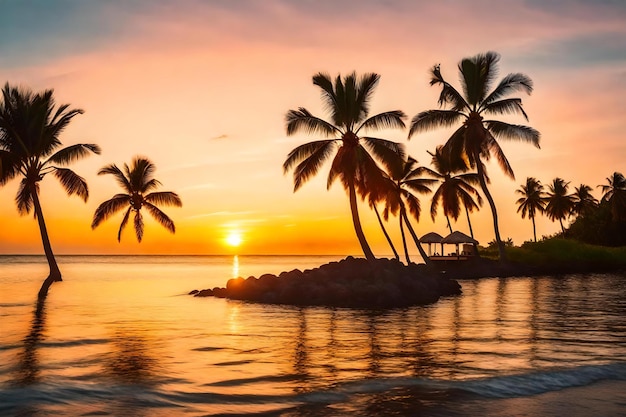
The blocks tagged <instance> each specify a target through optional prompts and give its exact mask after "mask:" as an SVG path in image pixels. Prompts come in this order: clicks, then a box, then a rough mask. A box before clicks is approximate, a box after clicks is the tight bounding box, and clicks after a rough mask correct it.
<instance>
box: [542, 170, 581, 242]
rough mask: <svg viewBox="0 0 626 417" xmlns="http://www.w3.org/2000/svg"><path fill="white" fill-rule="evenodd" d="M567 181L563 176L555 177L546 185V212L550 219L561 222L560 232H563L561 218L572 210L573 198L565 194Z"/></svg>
mask: <svg viewBox="0 0 626 417" xmlns="http://www.w3.org/2000/svg"><path fill="white" fill-rule="evenodd" d="M568 186H569V182H565V180H564V179H563V178H555V179H554V180H553V181H552V184H550V185H548V193H547V198H546V201H547V202H548V204H547V205H546V214H547V215H548V218H549V219H550V220H552V221H555V220H558V221H559V223H560V224H561V232H563V233H565V227H564V226H563V220H564V219H566V218H567V217H568V216H569V215H570V213H571V212H572V207H573V205H574V198H573V197H572V196H571V195H569V194H567V188H568Z"/></svg>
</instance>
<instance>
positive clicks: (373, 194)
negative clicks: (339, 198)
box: [368, 187, 400, 261]
mask: <svg viewBox="0 0 626 417" xmlns="http://www.w3.org/2000/svg"><path fill="white" fill-rule="evenodd" d="M372 188H374V187H370V190H369V193H368V204H369V206H370V208H371V209H372V210H374V213H375V214H376V219H377V220H378V224H379V225H380V229H381V230H382V231H383V234H384V235H385V239H387V243H389V247H390V248H391V251H392V252H393V256H394V258H396V260H398V261H399V260H400V255H398V251H397V250H396V247H395V246H394V244H393V241H392V240H391V237H390V236H389V233H387V228H386V227H385V224H384V223H383V219H382V218H381V217H380V213H379V212H378V208H377V207H376V205H377V204H378V203H379V202H380V201H383V200H384V199H385V196H384V195H383V194H382V193H381V192H379V191H375V190H373V189H372ZM378 189H380V187H378ZM380 191H382V190H380Z"/></svg>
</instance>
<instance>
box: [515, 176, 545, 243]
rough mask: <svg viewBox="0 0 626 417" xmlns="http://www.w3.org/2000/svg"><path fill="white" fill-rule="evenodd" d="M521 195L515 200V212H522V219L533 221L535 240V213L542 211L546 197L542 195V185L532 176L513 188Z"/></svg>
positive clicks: (535, 236)
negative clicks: (524, 182)
mask: <svg viewBox="0 0 626 417" xmlns="http://www.w3.org/2000/svg"><path fill="white" fill-rule="evenodd" d="M515 192H516V193H517V194H519V195H521V197H520V198H519V199H518V200H517V202H516V203H517V205H518V206H519V207H518V208H517V212H518V213H519V212H520V211H521V212H522V219H524V218H526V215H528V218H529V219H530V220H531V221H532V222H533V237H534V239H535V242H536V241H537V228H536V227H535V215H536V213H537V212H539V213H543V211H544V210H545V207H546V198H545V197H544V195H543V185H542V184H541V182H540V181H539V180H538V179H536V178H533V177H528V178H526V184H522V186H521V187H520V188H519V189H518V190H515Z"/></svg>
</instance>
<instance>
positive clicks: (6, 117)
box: [0, 83, 100, 299]
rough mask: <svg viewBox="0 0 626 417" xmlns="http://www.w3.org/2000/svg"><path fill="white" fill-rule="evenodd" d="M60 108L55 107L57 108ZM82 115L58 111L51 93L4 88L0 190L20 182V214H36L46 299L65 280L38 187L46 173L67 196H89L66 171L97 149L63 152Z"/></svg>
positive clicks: (78, 179) (0, 121)
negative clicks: (16, 180) (45, 268)
mask: <svg viewBox="0 0 626 417" xmlns="http://www.w3.org/2000/svg"><path fill="white" fill-rule="evenodd" d="M55 107H56V108H55ZM82 113H83V110H80V109H70V107H69V104H62V105H60V106H55V101H54V97H53V90H45V91H43V92H41V93H33V92H32V91H30V90H28V89H21V88H18V87H13V86H10V85H9V84H8V83H7V84H5V86H4V88H3V89H2V102H0V186H1V185H4V184H6V183H7V182H8V181H9V180H11V179H13V178H15V177H21V178H22V180H21V182H20V185H19V187H18V191H17V196H16V197H15V202H16V204H17V210H18V212H19V213H20V214H21V215H25V214H28V213H30V212H31V210H32V211H34V214H35V218H36V219H37V222H38V224H39V231H40V233H41V241H42V243H43V249H44V252H45V254H46V259H47V261H48V266H49V269H50V274H49V275H48V277H47V278H46V279H45V280H44V282H43V284H42V286H41V289H40V290H39V298H40V299H44V298H45V297H46V295H47V294H48V289H49V288H50V285H52V283H53V282H55V281H61V280H62V279H61V271H60V270H59V267H58V265H57V262H56V259H55V257H54V253H53V252H52V245H51V244H50V238H49V236H48V229H47V228H46V222H45V220H44V217H43V211H42V209H41V202H40V200H39V188H40V185H39V183H40V182H41V181H42V180H43V179H44V177H45V176H46V175H48V174H51V175H53V176H54V177H56V178H57V179H58V180H59V182H60V183H61V186H62V187H63V188H64V189H65V192H66V193H67V194H68V195H74V194H75V195H77V196H79V197H80V198H82V199H83V200H84V201H87V198H88V197H89V190H88V188H87V182H85V180H84V179H83V178H82V177H80V176H79V175H78V174H76V173H75V172H74V171H72V170H71V169H69V168H65V167H64V166H66V165H68V164H70V163H72V162H74V161H77V160H79V159H81V158H84V157H86V156H88V155H89V154H90V153H96V154H99V153H100V148H99V147H98V146H97V145H94V144H77V145H71V146H67V147H65V148H61V146H62V143H61V141H60V139H59V136H60V134H61V133H62V132H63V130H64V129H65V128H66V127H67V125H68V124H69V123H70V121H71V120H72V119H73V118H74V116H76V115H79V114H82Z"/></svg>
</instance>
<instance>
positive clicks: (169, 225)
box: [144, 202, 176, 233]
mask: <svg viewBox="0 0 626 417" xmlns="http://www.w3.org/2000/svg"><path fill="white" fill-rule="evenodd" d="M144 207H145V208H146V210H148V213H150V214H151V215H152V217H154V219H155V220H156V221H157V222H158V223H159V224H160V225H161V226H163V227H165V228H166V229H167V230H169V231H170V232H171V233H175V232H176V226H175V225H174V222H173V221H172V219H170V218H169V217H168V216H167V215H166V214H165V213H163V212H162V211H161V210H159V208H158V207H156V206H155V205H153V204H150V203H147V202H146V203H145V204H144Z"/></svg>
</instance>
